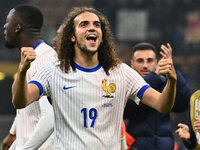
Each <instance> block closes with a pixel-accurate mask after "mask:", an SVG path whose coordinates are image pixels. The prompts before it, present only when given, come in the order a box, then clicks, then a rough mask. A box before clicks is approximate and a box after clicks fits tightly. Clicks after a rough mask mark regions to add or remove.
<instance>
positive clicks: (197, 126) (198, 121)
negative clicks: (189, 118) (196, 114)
mask: <svg viewBox="0 0 200 150" xmlns="http://www.w3.org/2000/svg"><path fill="white" fill-rule="evenodd" d="M194 128H195V130H196V131H197V132H200V118H196V120H195V122H194Z"/></svg>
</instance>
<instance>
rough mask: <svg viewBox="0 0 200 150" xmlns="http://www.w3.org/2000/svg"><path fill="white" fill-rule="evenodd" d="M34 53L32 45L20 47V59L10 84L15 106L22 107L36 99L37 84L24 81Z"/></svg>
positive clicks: (37, 93) (34, 55) (37, 92)
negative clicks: (12, 81) (14, 76)
mask: <svg viewBox="0 0 200 150" xmlns="http://www.w3.org/2000/svg"><path fill="white" fill-rule="evenodd" d="M35 58H36V54H35V52H34V50H33V48H32V47H23V48H21V61H20V64H19V67H18V73H17V77H16V79H15V80H14V83H13V85H12V95H13V96H12V102H13V105H14V107H15V108H24V107H26V106H27V105H29V104H30V103H32V102H33V101H35V100H38V98H39V96H40V93H39V92H40V91H39V88H38V86H37V85H35V84H29V85H27V81H26V72H27V70H28V69H29V67H30V63H31V62H32V61H34V60H35Z"/></svg>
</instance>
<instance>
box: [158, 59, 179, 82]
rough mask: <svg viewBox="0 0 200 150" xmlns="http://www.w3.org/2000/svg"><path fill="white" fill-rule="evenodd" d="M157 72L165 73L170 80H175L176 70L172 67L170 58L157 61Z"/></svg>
mask: <svg viewBox="0 0 200 150" xmlns="http://www.w3.org/2000/svg"><path fill="white" fill-rule="evenodd" d="M157 69H158V74H159V75H166V76H167V78H168V79H170V80H174V81H176V80H177V76H176V72H175V69H174V65H173V61H172V59H171V58H166V59H161V60H160V61H159V62H158V68H157Z"/></svg>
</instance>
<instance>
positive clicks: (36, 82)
mask: <svg viewBox="0 0 200 150" xmlns="http://www.w3.org/2000/svg"><path fill="white" fill-rule="evenodd" d="M30 83H33V84H35V85H37V86H38V87H39V89H40V95H42V94H43V92H44V89H43V86H42V85H41V84H40V83H39V82H38V81H34V80H32V81H29V82H28V84H30Z"/></svg>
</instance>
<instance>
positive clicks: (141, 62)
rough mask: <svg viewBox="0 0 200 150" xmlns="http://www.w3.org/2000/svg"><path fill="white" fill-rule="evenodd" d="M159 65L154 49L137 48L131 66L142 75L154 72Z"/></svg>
mask: <svg viewBox="0 0 200 150" xmlns="http://www.w3.org/2000/svg"><path fill="white" fill-rule="evenodd" d="M156 66H157V59H156V54H155V53H154V51H152V50H137V51H136V52H135V53H134V55H133V58H132V59H131V67H132V68H133V69H135V70H136V71H137V72H138V73H139V74H140V75H141V76H142V77H144V76H146V75H147V74H149V72H152V71H153V72H154V71H155V70H156Z"/></svg>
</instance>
